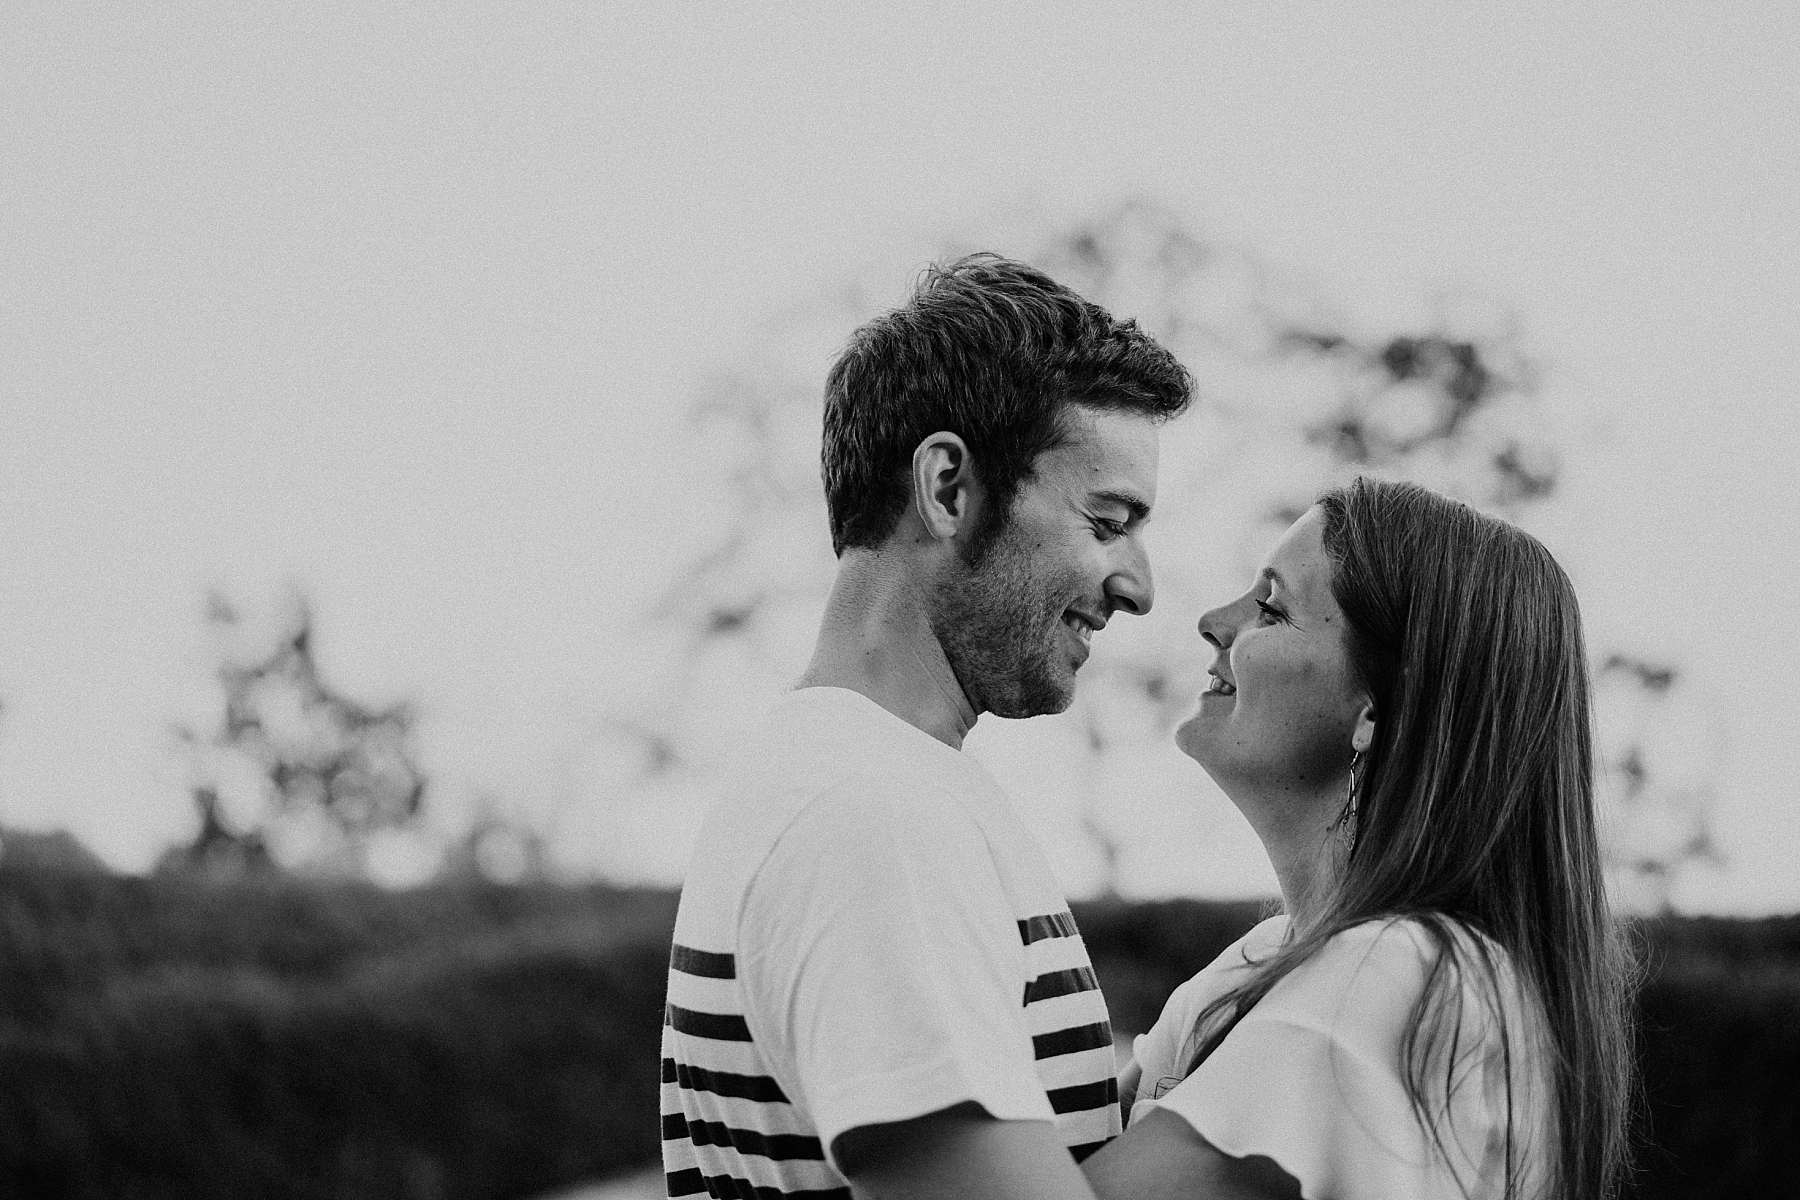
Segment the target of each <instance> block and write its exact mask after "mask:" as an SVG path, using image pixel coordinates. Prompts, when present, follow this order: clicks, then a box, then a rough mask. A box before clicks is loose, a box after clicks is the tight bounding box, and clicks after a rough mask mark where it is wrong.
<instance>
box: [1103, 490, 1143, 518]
mask: <svg viewBox="0 0 1800 1200" xmlns="http://www.w3.org/2000/svg"><path fill="white" fill-rule="evenodd" d="M1089 498H1090V499H1091V500H1094V501H1097V502H1098V503H1101V504H1117V505H1118V506H1119V507H1121V508H1123V509H1124V510H1125V511H1126V512H1128V513H1130V514H1131V518H1132V520H1134V521H1144V520H1147V519H1148V518H1149V516H1150V506H1149V505H1148V504H1145V503H1144V502H1143V501H1142V500H1140V499H1138V498H1137V497H1136V496H1134V495H1132V494H1131V493H1130V492H1117V491H1113V490H1111V489H1108V490H1106V491H1103V492H1094V493H1092V494H1091V496H1090V497H1089Z"/></svg>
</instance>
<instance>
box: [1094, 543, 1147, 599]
mask: <svg viewBox="0 0 1800 1200" xmlns="http://www.w3.org/2000/svg"><path fill="white" fill-rule="evenodd" d="M1127 553H1128V555H1129V557H1128V558H1127V560H1126V561H1125V562H1124V563H1123V564H1122V565H1121V566H1120V568H1119V569H1118V570H1116V571H1114V572H1113V573H1112V574H1111V575H1110V576H1108V577H1107V580H1106V594H1107V597H1108V599H1110V600H1111V601H1112V606H1113V608H1114V609H1115V610H1117V609H1124V610H1125V611H1126V612H1128V613H1131V614H1132V615H1133V616H1138V617H1141V616H1143V615H1144V614H1145V613H1147V612H1149V611H1150V606H1151V605H1152V604H1154V603H1156V583H1155V581H1154V580H1153V579H1152V578H1151V576H1150V556H1149V555H1148V554H1147V553H1145V551H1144V548H1143V546H1142V545H1137V544H1134V545H1132V546H1130V547H1128V548H1127Z"/></svg>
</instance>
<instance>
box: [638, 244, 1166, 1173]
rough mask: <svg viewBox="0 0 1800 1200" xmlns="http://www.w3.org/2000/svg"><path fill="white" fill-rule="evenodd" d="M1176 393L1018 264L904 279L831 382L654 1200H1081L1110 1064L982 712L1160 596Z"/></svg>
mask: <svg viewBox="0 0 1800 1200" xmlns="http://www.w3.org/2000/svg"><path fill="white" fill-rule="evenodd" d="M1188 396H1189V380H1188V376H1187V373H1186V372H1185V371H1184V370H1183V369H1182V368H1181V366H1180V365H1179V364H1178V363H1177V362H1176V361H1175V359H1174V358H1173V357H1172V356H1171V355H1170V354H1169V353H1168V352H1167V351H1166V350H1164V349H1162V348H1161V347H1160V346H1158V345H1157V344H1156V343H1155V342H1153V341H1152V340H1151V339H1150V338H1149V337H1148V336H1147V335H1146V334H1144V333H1143V332H1141V331H1140V330H1139V329H1138V328H1137V327H1136V325H1135V324H1134V323H1132V322H1129V321H1127V322H1119V321H1115V320H1114V319H1113V318H1112V317H1111V316H1109V315H1108V314H1107V313H1106V312H1105V311H1103V310H1102V309H1100V308H1098V307H1097V306H1095V305H1092V304H1089V303H1088V302H1086V301H1085V300H1083V299H1082V298H1081V297H1079V296H1077V295H1076V294H1075V293H1073V292H1071V291H1069V290H1068V289H1067V288H1064V287H1061V286H1060V285H1058V284H1056V283H1054V282H1053V281H1051V280H1050V279H1048V278H1047V277H1045V276H1044V275H1042V274H1040V273H1038V272H1037V271H1034V270H1032V269H1031V268H1029V267H1026V266H1023V265H1020V264H1017V263H1013V262H1008V261H1007V260H1005V259H1001V258H998V257H995V256H992V255H976V256H972V257H970V258H965V259H962V260H960V261H958V262H956V263H953V264H951V265H949V266H948V267H944V268H939V269H935V270H933V271H931V272H928V273H927V275H926V277H925V278H924V280H923V281H922V282H921V283H920V285H919V287H918V289H917V290H916V292H915V294H914V295H913V296H912V298H911V299H910V301H909V302H908V303H907V304H905V305H904V306H902V307H901V308H899V309H898V310H896V311H894V312H891V313H889V314H887V315H885V316H883V317H880V318H878V319H876V320H874V321H872V322H870V323H869V324H868V325H865V326H864V327H863V328H862V329H860V330H858V331H857V332H856V334H855V336H854V337H853V338H852V339H851V342H850V345H849V347H848V348H847V349H846V350H845V351H844V352H843V354H842V355H841V356H840V357H839V359H838V361H837V363H836V364H835V365H834V366H833V368H832V370H831V373H830V376H829V378H828V381H827V384H826V406H825V436H824V453H823V458H824V475H825V491H826V499H827V501H828V505H829V508H830V515H831V533H832V544H833V548H834V549H835V550H836V552H837V555H838V574H837V579H836V582H835V584H834V586H833V589H832V593H831V597H830V600H829V601H828V603H827V607H826V612H825V617H824V621H823V623H822V626H821V628H820V631H819V638H818V643H817V647H816V650H815V652H814V655H813V659H812V662H811V664H810V666H809V667H808V669H807V671H806V673H805V675H804V676H803V677H802V679H801V681H800V685H799V688H798V690H796V691H794V692H792V693H790V694H789V695H787V696H786V697H785V698H783V700H782V701H781V702H780V703H778V704H777V705H776V706H775V707H774V709H773V710H772V712H771V713H770V714H769V716H768V718H767V721H766V723H765V725H764V726H763V728H762V730H761V733H760V736H759V738H758V740H757V742H756V746H755V749H754V750H753V751H751V752H750V753H748V754H747V756H746V758H745V760H744V761H743V762H742V763H741V764H739V767H738V769H737V770H736V772H735V773H734V781H733V783H732V785H731V786H730V787H729V788H728V790H727V792H726V794H725V795H724V796H723V797H722V798H721V799H720V800H719V801H718V802H716V803H715V805H714V806H713V808H712V810H711V811H710V812H709V814H708V815H707V818H706V820H705V822H704V824H703V825H702V828H701V831H700V835H699V840H698V844H697V846H696V849H695V855H694V860H693V863H692V865H691V867H690V869H689V872H688V876H687V884H686V887H685V888H684V889H683V892H682V897H681V909H680V915H679V917H678V918H677V921H676V928H675V946H674V949H673V952H672V957H671V961H670V971H669V1003H668V1009H667V1014H666V1023H665V1028H664V1030H663V1107H662V1111H663V1139H664V1140H663V1159H664V1165H665V1168H666V1170H667V1173H668V1190H669V1194H670V1195H671V1196H685V1195H700V1194H704V1193H710V1194H712V1195H714V1196H758V1197H763V1196H771V1197H772V1196H788V1197H792V1196H795V1195H803V1196H807V1197H818V1198H823V1197H843V1198H845V1200H847V1198H848V1197H849V1196H850V1195H851V1193H852V1191H854V1193H855V1194H856V1195H857V1196H860V1197H877V1198H880V1200H889V1198H899V1197H913V1196H918V1197H925V1196H933V1197H935V1196H960V1195H981V1196H992V1197H1010V1196H1018V1197H1026V1196H1030V1197H1050V1198H1053V1200H1054V1198H1061V1197H1069V1198H1071V1200H1079V1198H1083V1197H1091V1195H1092V1193H1091V1192H1090V1191H1089V1190H1088V1187H1087V1185H1086V1183H1085V1182H1084V1181H1083V1180H1082V1178H1081V1173H1080V1171H1079V1170H1078V1169H1077V1167H1076V1165H1075V1164H1076V1162H1077V1161H1078V1160H1079V1159H1080V1158H1081V1157H1084V1156H1085V1155H1086V1154H1088V1153H1091V1152H1092V1151H1093V1150H1095V1149H1097V1148H1098V1147H1099V1146H1100V1145H1101V1144H1103V1143H1104V1142H1105V1141H1106V1140H1107V1139H1109V1138H1110V1137H1112V1136H1113V1135H1114V1134H1116V1133H1117V1132H1118V1130H1119V1114H1118V1105H1117V1088H1116V1085H1115V1082H1114V1075H1113V1060H1112V1034H1111V1027H1110V1025H1109V1023H1108V1019H1107V1014H1106V1005H1105V1001H1104V1000H1103V999H1102V998H1101V996H1100V993H1099V991H1098V989H1097V987H1096V985H1095V981H1094V974H1093V970H1092V967H1091V966H1090V964H1089V961H1088V957H1087V951H1086V948H1085V947H1084V946H1083V944H1082V941H1081V938H1080V935H1079V934H1078V933H1077V931H1076V929H1075V922H1074V919H1073V918H1072V917H1071V916H1070V914H1069V911H1068V903H1067V900H1066V899H1065V898H1064V896H1063V895H1062V893H1061V890H1060V889H1059V888H1058V886H1057V884H1056V882H1055V880H1054V879H1053V878H1052V876H1051V874H1050V871H1049V869H1048V866H1047V864H1046V863H1045V862H1044V859H1043V856H1042V854H1041V852H1040V851H1039V849H1038V847H1037V844H1036V842H1035V841H1034V839H1033V838H1032V836H1031V834H1030V832H1029V831H1028V830H1027V829H1026V827H1025V826H1024V824H1023V823H1022V822H1021V821H1020V819H1019V817H1018V816H1017V814H1015V813H1014V812H1013V810H1012V808H1011V807H1010V805H1009V804H1008V803H1007V801H1006V799H1005V797H1004V796H1003V795H1002V794H1001V792H1000V790H999V788H998V787H997V785H996V784H995V783H994V781H993V780H992V778H991V777H990V776H989V775H988V774H987V773H986V772H985V771H984V770H982V769H981V768H980V767H979V766H978V765H976V764H975V763H973V762H971V761H970V760H968V759H967V758H965V757H964V756H963V755H962V754H961V753H960V749H961V746H962V741H963V737H964V735H965V734H967V733H968V731H969V729H970V728H971V727H972V726H973V725H974V723H975V719H976V718H977V717H978V716H979V715H980V714H982V713H984V712H992V713H995V714H997V715H999V716H1004V717H1029V716H1035V715H1038V714H1040V713H1052V712H1060V711H1062V710H1063V709H1065V708H1067V707H1068V706H1069V704H1070V702H1071V700H1072V699H1073V697H1074V687H1075V674H1076V671H1077V670H1078V669H1079V668H1080V666H1081V664H1082V662H1083V661H1084V660H1085V659H1086V658H1087V656H1088V648H1089V641H1090V639H1091V638H1092V636H1093V635H1094V633H1095V632H1097V631H1098V630H1100V629H1102V628H1103V627H1104V626H1105V625H1106V623H1107V621H1108V620H1109V619H1110V618H1111V617H1112V616H1113V614H1115V613H1117V612H1121V611H1122V612H1127V613H1133V614H1138V613H1143V612H1146V611H1148V610H1149V608H1150V604H1151V600H1152V595H1153V592H1152V583H1151V577H1150V566H1149V562H1148V560H1147V559H1146V557H1145V554H1144V548H1143V544H1142V540H1141V535H1140V534H1141V529H1142V527H1143V524H1144V521H1145V520H1146V518H1147V517H1148V516H1149V513H1150V508H1151V505H1152V503H1153V502H1154V500H1155V492H1156V466H1157V426H1158V425H1159V424H1160V422H1162V421H1164V420H1167V419H1168V418H1170V417H1172V416H1174V415H1176V414H1178V413H1179V412H1181V411H1182V410H1183V409H1184V408H1185V407H1186V405H1187V403H1188Z"/></svg>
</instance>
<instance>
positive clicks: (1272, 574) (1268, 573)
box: [1262, 567, 1294, 592]
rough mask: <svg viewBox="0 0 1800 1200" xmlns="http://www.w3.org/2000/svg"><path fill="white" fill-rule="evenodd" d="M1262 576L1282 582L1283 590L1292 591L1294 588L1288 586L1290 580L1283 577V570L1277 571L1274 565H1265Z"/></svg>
mask: <svg viewBox="0 0 1800 1200" xmlns="http://www.w3.org/2000/svg"><path fill="white" fill-rule="evenodd" d="M1262 578H1264V579H1268V580H1272V581H1273V582H1275V583H1278V584H1280V585H1281V587H1282V590H1283V591H1289V592H1291V591H1293V590H1294V589H1293V588H1292V587H1290V586H1288V581H1287V580H1285V579H1283V578H1282V577H1281V572H1280V571H1277V570H1276V569H1275V568H1274V567H1264V568H1263V569H1262Z"/></svg>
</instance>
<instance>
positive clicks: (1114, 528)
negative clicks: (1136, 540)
mask: <svg viewBox="0 0 1800 1200" xmlns="http://www.w3.org/2000/svg"><path fill="white" fill-rule="evenodd" d="M1094 528H1095V529H1097V530H1099V531H1100V532H1101V533H1102V534H1104V535H1105V536H1104V537H1103V538H1102V539H1101V540H1102V541H1111V540H1112V539H1113V538H1122V537H1124V536H1125V526H1124V524H1123V523H1122V522H1119V521H1108V520H1105V519H1104V518H1101V517H1096V518H1094Z"/></svg>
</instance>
